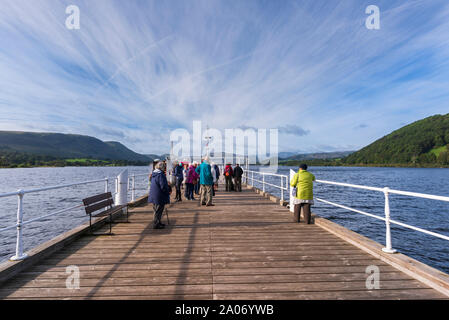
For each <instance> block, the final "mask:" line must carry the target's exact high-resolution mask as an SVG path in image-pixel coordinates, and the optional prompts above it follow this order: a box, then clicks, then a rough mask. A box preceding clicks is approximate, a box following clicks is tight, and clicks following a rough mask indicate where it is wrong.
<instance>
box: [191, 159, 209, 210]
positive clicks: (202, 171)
mask: <svg viewBox="0 0 449 320" xmlns="http://www.w3.org/2000/svg"><path fill="white" fill-rule="evenodd" d="M195 171H196V173H198V174H199V175H200V185H201V186H200V194H201V200H200V201H201V204H202V205H206V206H214V204H212V185H213V184H214V178H213V177H212V172H211V166H210V164H209V157H205V158H204V160H203V162H202V163H201V165H200V166H198V167H197V168H196V170H195Z"/></svg>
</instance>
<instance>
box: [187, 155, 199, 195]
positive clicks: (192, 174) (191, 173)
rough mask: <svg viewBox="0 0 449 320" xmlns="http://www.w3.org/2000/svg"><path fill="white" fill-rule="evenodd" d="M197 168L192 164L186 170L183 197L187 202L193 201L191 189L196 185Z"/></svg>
mask: <svg viewBox="0 0 449 320" xmlns="http://www.w3.org/2000/svg"><path fill="white" fill-rule="evenodd" d="M196 167H197V164H196V163H195V162H194V163H193V164H191V165H190V166H189V169H188V170H187V174H186V191H185V194H184V195H185V197H186V199H187V200H195V198H194V197H193V188H194V185H195V184H196V183H198V179H199V177H200V176H199V175H198V173H196V171H195V169H196Z"/></svg>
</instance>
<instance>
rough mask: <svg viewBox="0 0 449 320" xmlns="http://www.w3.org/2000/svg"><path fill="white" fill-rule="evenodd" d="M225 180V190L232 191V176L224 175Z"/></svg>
mask: <svg viewBox="0 0 449 320" xmlns="http://www.w3.org/2000/svg"><path fill="white" fill-rule="evenodd" d="M225 181H226V191H232V177H231V176H225Z"/></svg>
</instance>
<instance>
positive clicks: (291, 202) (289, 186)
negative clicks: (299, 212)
mask: <svg viewBox="0 0 449 320" xmlns="http://www.w3.org/2000/svg"><path fill="white" fill-rule="evenodd" d="M294 176H295V172H294V171H293V170H292V169H290V178H289V180H288V181H287V188H288V190H289V194H290V212H294V211H295V208H294V207H295V206H294V205H293V199H294V197H295V195H294V194H292V186H291V185H290V183H291V182H292V180H293V177H294Z"/></svg>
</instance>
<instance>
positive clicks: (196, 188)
mask: <svg viewBox="0 0 449 320" xmlns="http://www.w3.org/2000/svg"><path fill="white" fill-rule="evenodd" d="M193 190H194V191H195V194H200V182H199V181H198V182H197V183H196V184H195V185H194V187H193Z"/></svg>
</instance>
